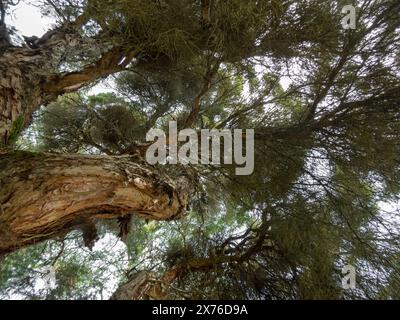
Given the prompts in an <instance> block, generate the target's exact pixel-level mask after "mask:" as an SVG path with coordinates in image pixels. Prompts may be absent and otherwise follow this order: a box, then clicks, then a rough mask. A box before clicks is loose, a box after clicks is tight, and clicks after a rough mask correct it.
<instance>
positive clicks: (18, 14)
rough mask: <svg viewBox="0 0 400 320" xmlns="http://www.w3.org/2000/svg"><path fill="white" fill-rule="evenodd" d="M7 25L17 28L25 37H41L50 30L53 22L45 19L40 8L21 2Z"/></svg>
mask: <svg viewBox="0 0 400 320" xmlns="http://www.w3.org/2000/svg"><path fill="white" fill-rule="evenodd" d="M6 23H7V24H9V25H12V26H14V27H16V28H17V30H18V31H19V32H20V33H21V34H23V35H25V36H38V37H40V36H41V35H43V34H44V33H45V32H46V31H47V30H48V29H49V27H50V26H51V23H52V21H51V20H50V19H47V18H43V17H42V15H41V13H40V10H39V8H36V7H34V6H32V5H28V4H26V3H23V2H20V3H19V4H18V6H16V7H14V8H13V12H12V14H11V15H8V16H7V18H6Z"/></svg>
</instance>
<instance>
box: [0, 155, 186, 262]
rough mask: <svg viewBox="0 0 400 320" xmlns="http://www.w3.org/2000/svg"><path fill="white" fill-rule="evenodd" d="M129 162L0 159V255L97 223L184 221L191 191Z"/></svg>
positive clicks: (75, 157) (34, 157)
mask: <svg viewBox="0 0 400 320" xmlns="http://www.w3.org/2000/svg"><path fill="white" fill-rule="evenodd" d="M132 160H133V159H132V158H131V157H129V156H128V157H107V156H83V155H59V154H35V153H27V152H13V153H6V154H3V156H1V157H0V253H3V254H4V253H8V252H11V251H13V250H15V249H18V248H20V247H23V246H26V245H30V244H33V243H36V242H39V241H43V240H46V239H52V238H54V237H57V236H59V235H60V233H61V232H63V233H64V234H65V231H69V230H71V229H73V228H75V227H77V226H79V225H82V224H85V223H88V222H95V221H96V220H97V219H114V218H119V217H124V216H128V215H131V214H133V213H134V214H136V215H138V216H140V217H143V218H145V219H150V220H171V219H177V218H179V217H181V216H182V215H183V214H184V212H185V210H186V207H187V204H188V201H189V195H190V191H189V190H190V187H189V185H188V184H187V183H185V181H184V179H182V180H180V181H179V183H176V182H174V181H172V180H171V179H170V178H168V177H165V176H162V177H161V176H160V175H159V174H158V172H157V171H156V170H155V169H154V168H153V167H149V166H147V165H145V164H139V163H134V162H133V161H132Z"/></svg>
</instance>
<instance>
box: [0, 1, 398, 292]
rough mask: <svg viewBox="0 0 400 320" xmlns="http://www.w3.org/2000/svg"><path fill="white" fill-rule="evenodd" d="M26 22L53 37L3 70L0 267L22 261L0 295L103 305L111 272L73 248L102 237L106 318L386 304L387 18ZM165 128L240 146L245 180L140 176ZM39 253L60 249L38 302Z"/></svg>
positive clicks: (226, 15)
mask: <svg viewBox="0 0 400 320" xmlns="http://www.w3.org/2000/svg"><path fill="white" fill-rule="evenodd" d="M3 2H4V1H3ZM3 2H2V3H3ZM39 2H40V4H41V5H42V8H43V10H44V12H45V13H46V14H48V15H50V16H51V17H53V18H54V19H56V20H57V23H58V27H57V28H56V29H54V30H53V31H51V32H49V33H47V34H46V35H45V36H43V37H42V38H40V39H36V40H32V39H28V40H27V45H26V46H28V47H22V46H17V45H16V44H13V43H11V42H8V45H6V46H3V45H2V48H3V47H4V48H5V49H2V50H3V51H4V53H3V54H2V55H1V56H0V60H1V62H2V64H1V65H0V71H2V73H1V75H2V76H1V77H2V78H1V77H0V85H1V88H3V91H2V92H3V94H2V95H0V111H1V114H2V115H3V116H2V117H1V118H0V125H1V127H0V134H1V137H2V141H3V143H4V147H3V149H2V150H4V151H2V152H1V154H2V158H1V159H0V166H1V167H2V173H1V174H0V181H1V189H0V204H1V206H2V212H3V213H2V215H1V216H0V217H1V218H0V229H1V230H0V231H1V232H2V233H1V235H0V253H3V254H7V253H10V252H12V251H15V250H16V249H18V248H21V247H25V246H27V245H32V244H35V246H33V247H30V248H26V249H23V250H24V251H21V252H16V253H14V254H11V255H9V256H7V257H6V258H5V260H4V262H3V270H4V271H3V273H4V274H5V275H6V276H5V277H3V278H2V288H3V290H2V291H3V294H9V293H10V292H12V293H14V294H18V293H20V294H22V295H24V296H26V297H47V298H98V297H99V294H98V292H101V291H102V290H104V285H103V284H102V283H99V282H97V283H96V282H95V280H96V279H98V278H101V277H103V276H104V274H106V273H107V270H106V269H104V268H105V267H106V266H109V265H110V264H109V263H108V262H107V259H106V258H105V257H104V256H103V255H101V254H100V253H99V256H98V258H96V259H95V260H96V261H93V260H90V259H86V258H85V257H86V254H87V249H85V248H84V246H85V245H86V246H88V247H90V248H92V246H93V245H94V243H95V241H96V240H97V239H98V237H99V234H100V235H102V236H103V237H105V238H107V237H109V234H110V233H113V234H114V235H118V236H119V238H121V239H122V240H123V241H124V242H125V244H126V248H127V249H126V250H127V257H128V258H127V259H126V261H125V258H124V259H120V261H115V263H114V264H113V265H114V266H115V268H113V272H114V275H115V277H116V278H117V279H120V280H121V285H120V286H119V288H118V290H116V291H115V293H114V294H113V296H112V298H114V299H148V298H152V299H161V298H176V299H181V298H185V299H192V298H198V299H209V298H214V299H243V298H244V299H296V298H297V299H299V298H300V299H340V298H348V299H351V298H393V299H395V298H398V293H397V292H398V290H399V285H400V283H399V281H400V279H399V275H400V272H399V260H398V257H399V256H398V252H399V242H398V239H399V237H398V236H399V231H400V230H399V222H398V221H399V220H398V219H399V217H398V213H397V211H396V210H395V209H393V210H389V209H387V208H388V207H390V206H389V204H395V203H396V202H397V201H398V188H399V185H398V181H399V149H398V142H397V141H398V139H399V133H400V131H399V115H400V113H399V110H398V106H399V102H400V90H399V89H400V81H399V80H400V79H399V67H400V64H399V62H400V59H399V57H400V47H399V43H400V42H399V27H400V20H399V17H398V14H397V13H398V10H399V4H398V2H397V1H390V0H388V1H360V2H357V1H355V2H354V5H357V21H356V22H357V23H356V24H357V27H356V29H345V28H343V26H342V24H341V22H342V18H343V15H342V14H341V9H342V7H343V6H344V5H345V4H348V3H347V2H346V3H345V2H343V1H324V2H321V1H262V2H261V1H247V2H244V1H240V0H237V1H236V0H233V1H229V2H226V1H218V0H214V1H212V0H210V1H207V0H203V1H187V0H185V1H184V0H181V1H139V0H138V1H123V0H121V1H119V0H118V1H113V2H107V3H104V2H103V1H96V0H88V1H74V2H71V1H65V2H64V1H51V2H50V1H38V4H39ZM1 8H4V9H2V12H4V13H6V12H7V10H10V4H8V3H7V4H5V5H3V6H2V7H1ZM2 22H3V23H4V21H2ZM0 26H1V24H0ZM31 40H32V41H31ZM10 41H11V40H10ZM3 51H0V52H3ZM12 54H14V55H12ZM19 57H21V58H19ZM50 57H51V58H50ZM18 59H20V60H18ZM26 61H28V62H30V64H29V63H28V62H26ZM3 62H4V63H3ZM21 71H24V73H22V72H21ZM111 74H114V76H113V81H112V85H113V93H112V94H109V93H107V94H105V93H103V94H98V95H91V94H90V90H88V89H90V88H89V87H90V86H91V85H93V84H95V83H96V82H97V81H98V80H100V79H102V78H103V77H105V76H108V75H111ZM2 79H4V80H3V81H1V80H2ZM33 116H34V118H33V121H32V117H33ZM171 120H175V121H177V122H178V126H179V127H180V128H189V127H190V128H194V129H197V130H200V129H230V130H233V129H246V128H254V129H255V159H256V161H255V163H256V166H255V172H254V173H253V174H252V175H251V176H237V175H235V170H234V169H235V168H234V167H233V166H228V165H221V166H203V165H190V166H189V165H187V166H183V165H178V166H168V165H167V166H161V165H160V166H148V165H147V164H146V163H145V160H144V158H143V155H144V153H145V152H146V149H147V147H148V146H149V144H148V143H147V142H146V141H145V136H146V133H147V131H148V130H149V129H151V128H162V129H165V128H167V126H168V121H171ZM24 129H25V131H24ZM23 131H24V134H22V132H23ZM21 147H22V149H27V150H28V151H29V152H26V151H15V149H18V148H21ZM53 163H55V164H56V165H53ZM36 166H37V167H38V168H36ZM110 168H111V169H110ZM110 170H111V173H113V174H115V175H116V176H118V179H116V180H117V181H116V182H115V181H114V180H110V178H109V176H108V175H107V173H108V172H109V171H110ZM28 172H29V174H28ZM47 172H51V175H50V176H48V175H47ZM138 177H139V178H140V179H145V181H146V182H148V183H150V185H151V186H150V187H149V188H148V190H146V191H147V192H144V193H145V194H146V195H148V192H149V191H150V196H149V198H146V203H145V204H143V203H141V202H140V201H137V199H138V198H141V197H143V193H141V192H138V191H137V190H138V189H139V188H140V187H143V186H140V185H137V184H136V182H135V181H138V180H137V178H138ZM140 179H139V181H140ZM24 181H25V182H24ZM132 181H133V183H132ZM160 181H161V187H160ZM32 182H34V183H33V184H32ZM55 182H56V183H55ZM35 185H39V186H41V185H43V186H45V187H46V188H43V189H39V190H40V193H39V195H35V194H34V192H33V191H30V190H31V189H32V188H33V186H35ZM104 186H105V187H104ZM122 189H124V190H125V189H127V190H126V192H127V193H128V192H129V194H133V195H132V196H131V197H130V198H129V199H126V198H124V197H123V196H122V194H126V193H123V192H122V191H121V190H122ZM26 190H28V191H26ZM154 190H157V192H155V191H154ZM171 190H172V191H171ZM29 192H30V193H29ZM124 192H125V191H124ZM171 192H172V195H173V196H172V197H171ZM60 194H61V196H60ZM115 194H117V200H116V201H115V202H114V198H115V196H114V197H113V195H115ZM83 195H84V196H83ZM110 195H111V196H110ZM39 196H40V199H39ZM24 197H27V198H28V199H29V201H28V202H22V203H20V199H23V198H24ZM111 198H112V199H111ZM161 199H164V200H165V199H166V200H168V201H166V202H165V201H164V202H163V203H161V204H160V205H159V207H157V208H155V209H154V208H152V207H151V206H150V204H149V203H151V202H152V201H155V200H157V201H158V200H161ZM111 200H112V201H111ZM166 203H168V204H166ZM21 205H22V207H21ZM49 207H51V210H50V209H49ZM26 208H28V210H27V209H26ZM150 208H151V209H150ZM24 212H28V214H26V213H24ZM65 212H67V213H68V214H65ZM144 213H145V214H144ZM43 217H44V218H43ZM50 217H51V218H50ZM171 219H176V221H172V222H171V221H170V222H154V221H152V220H171ZM49 220H50V223H49ZM72 229H77V230H80V231H81V232H80V233H78V234H79V235H80V234H82V235H83V240H84V241H80V242H79V244H78V245H77V247H78V248H75V247H74V248H72V247H71V246H72V244H71V243H73V242H71V241H72V240H71V239H69V237H70V236H71V235H68V234H69V231H71V230H72ZM97 229H100V231H101V230H103V232H97V231H96V230H97ZM104 230H106V231H104ZM73 235H74V233H73ZM49 239H53V241H54V240H57V241H59V242H60V243H57V246H61V247H63V246H65V248H68V249H67V250H63V251H62V252H61V253H59V251H58V250H56V249H54V248H53V249H49V250H47V251H46V252H44V253H41V259H40V260H41V261H42V262H43V264H44V265H49V264H52V263H53V264H54V266H55V267H58V268H59V270H60V272H59V278H58V279H57V285H58V286H57V288H56V289H54V290H52V291H51V292H37V290H35V283H34V279H35V277H34V275H33V273H32V272H33V271H32V270H31V269H32V266H31V264H32V262H31V261H30V260H29V257H30V256H31V255H38V248H39V247H40V246H43V244H36V243H38V242H41V241H45V240H49ZM77 241H78V240H77ZM45 243H49V244H50V246H54V243H53V242H51V241H50V242H45ZM110 243H111V242H110ZM95 252H96V254H97V251H95ZM54 255H55V256H56V258H57V259H56V262H54V261H52V260H53V259H52V258H51V257H53V256H54ZM116 255H119V253H118V252H117V253H116ZM25 257H26V259H27V261H24V259H25ZM49 257H50V258H49ZM116 260H118V259H116ZM14 265H18V266H19V267H18V268H17V269H16V271H15V270H14V269H13V266H14ZM344 265H353V266H354V267H355V268H356V270H357V289H355V290H350V291H348V290H343V287H342V283H341V281H342V273H341V270H342V267H343V266H344ZM56 269H57V268H56ZM24 277H27V278H26V279H28V280H27V281H25V282H24ZM91 285H92V286H93V288H95V289H93V290H94V291H91V290H90V289H89V287H90V286H91ZM24 286H25V288H28V289H25V290H24V291H22V293H21V291H20V290H21V289H20V288H24ZM7 287H14V288H15V289H14V291H13V290H10V289H6V288H7ZM7 290H8V291H7ZM100 296H101V295H100Z"/></svg>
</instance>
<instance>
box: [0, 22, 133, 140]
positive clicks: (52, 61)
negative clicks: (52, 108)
mask: <svg viewBox="0 0 400 320" xmlns="http://www.w3.org/2000/svg"><path fill="white" fill-rule="evenodd" d="M81 20H82V19H81ZM81 20H79V19H77V21H75V23H73V24H69V25H66V26H62V27H60V28H58V29H54V30H52V31H49V32H48V33H47V34H45V35H44V36H43V37H42V38H40V39H38V40H37V41H36V44H35V47H33V48H32V47H13V46H11V45H10V46H9V47H8V48H7V49H6V50H5V51H4V52H0V147H1V146H3V147H4V146H9V145H12V144H13V142H15V140H16V138H17V136H18V134H19V133H20V132H21V131H22V130H23V129H24V128H26V127H27V126H28V125H29V124H30V121H31V118H32V114H33V113H34V112H35V111H36V110H37V109H38V108H39V107H40V106H41V105H46V104H48V103H49V102H51V101H53V100H55V99H56V98H57V97H58V96H59V95H62V94H64V93H67V92H72V91H76V90H78V89H80V88H82V87H83V86H85V85H87V84H89V83H92V82H93V81H95V80H97V79H100V78H102V77H106V76H108V75H110V74H112V73H115V72H118V71H121V70H123V69H124V68H125V67H126V66H127V65H128V64H129V63H130V62H131V61H132V59H133V57H134V53H132V52H124V51H123V50H121V48H118V47H114V48H109V45H107V44H105V43H103V44H98V43H96V42H93V41H92V39H86V38H82V37H80V35H79V32H77V31H76V30H77V28H78V27H80V26H81V25H82V24H84V23H85V20H84V19H83V20H82V21H81ZM93 47H94V48H97V49H98V52H99V56H98V57H97V59H95V61H94V62H93V63H92V64H88V65H87V66H86V67H83V68H82V69H80V70H77V71H73V72H61V71H60V65H62V64H63V63H64V62H65V61H64V60H65V53H66V51H68V50H71V49H77V48H79V50H81V51H84V50H85V48H88V50H89V48H91V49H92V50H93Z"/></svg>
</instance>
